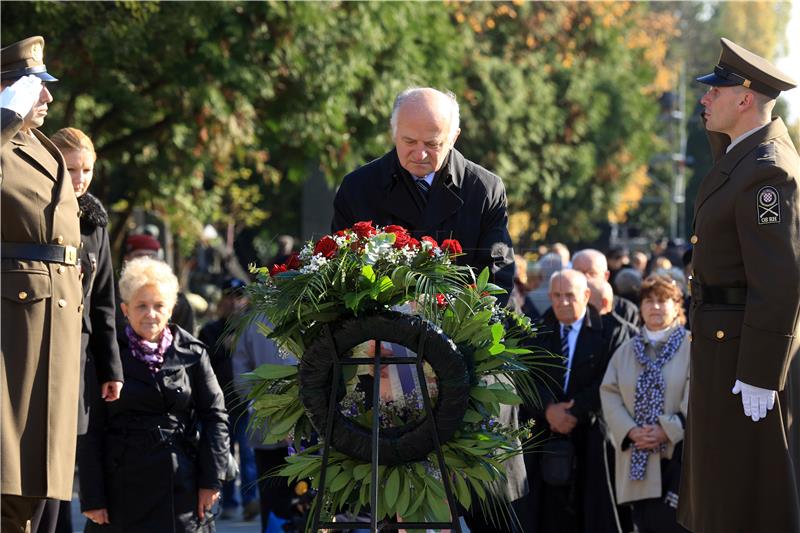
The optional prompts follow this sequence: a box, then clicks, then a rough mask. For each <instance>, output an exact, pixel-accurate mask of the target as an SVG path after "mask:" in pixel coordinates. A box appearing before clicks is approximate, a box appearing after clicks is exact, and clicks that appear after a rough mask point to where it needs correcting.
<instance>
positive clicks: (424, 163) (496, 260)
mask: <svg viewBox="0 0 800 533" xmlns="http://www.w3.org/2000/svg"><path fill="white" fill-rule="evenodd" d="M460 131H461V130H460V129H459V128H458V104H457V103H456V101H455V97H453V96H452V95H450V94H444V93H442V92H439V91H437V90H435V89H409V90H407V91H404V92H403V93H401V94H400V95H399V96H398V97H397V99H396V100H395V104H394V109H393V111H392V136H393V138H394V143H395V148H394V149H393V150H391V151H390V152H389V153H387V154H385V155H384V156H383V157H381V158H379V159H376V160H374V161H372V162H370V163H367V164H366V165H364V166H363V167H361V168H359V169H357V170H355V171H353V172H351V173H350V174H348V175H347V176H345V178H344V181H342V185H341V186H340V187H339V191H338V192H337V193H336V198H335V200H334V217H333V222H332V224H331V226H332V229H333V231H337V230H340V229H343V228H346V227H349V226H352V225H353V224H354V223H356V222H359V221H365V220H371V221H372V222H373V223H374V224H379V225H382V226H385V225H389V224H397V225H400V226H403V227H405V228H406V229H407V230H409V231H410V232H411V233H412V234H413V235H414V237H416V238H420V237H421V236H423V235H430V236H431V237H433V238H434V239H436V240H437V241H438V242H441V241H442V240H444V239H458V240H459V241H460V242H461V246H462V248H463V249H464V255H463V256H461V257H459V258H458V262H459V263H460V264H465V265H470V266H472V267H473V268H475V269H476V270H478V271H480V270H483V268H485V267H489V268H490V270H491V273H492V274H493V275H494V282H495V283H496V284H497V285H499V286H501V287H503V288H504V289H506V291H508V293H509V294H510V293H511V289H512V287H513V281H514V252H513V250H512V247H511V237H510V236H509V234H508V212H507V208H506V191H505V188H504V187H503V182H502V181H501V179H500V178H499V177H497V176H496V175H494V174H492V173H491V172H489V171H488V170H486V169H485V168H483V167H481V166H479V165H476V164H475V163H473V162H472V161H469V160H468V159H465V158H464V156H463V155H461V153H459V152H458V150H456V149H454V148H453V144H454V143H455V141H456V139H457V138H458V134H459V132H460ZM505 298H506V300H507V298H508V295H506V297H505Z"/></svg>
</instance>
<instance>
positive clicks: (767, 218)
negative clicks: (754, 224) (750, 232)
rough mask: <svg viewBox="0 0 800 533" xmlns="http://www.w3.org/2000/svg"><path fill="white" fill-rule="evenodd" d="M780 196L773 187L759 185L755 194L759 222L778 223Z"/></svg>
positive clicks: (779, 218) (779, 219) (779, 217)
mask: <svg viewBox="0 0 800 533" xmlns="http://www.w3.org/2000/svg"><path fill="white" fill-rule="evenodd" d="M780 200H781V197H780V195H779V194H778V190H777V189H776V188H775V187H770V186H766V187H761V188H760V189H759V190H758V195H756V207H757V209H758V223H759V224H778V223H780V221H781V204H780Z"/></svg>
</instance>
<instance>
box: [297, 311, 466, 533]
mask: <svg viewBox="0 0 800 533" xmlns="http://www.w3.org/2000/svg"><path fill="white" fill-rule="evenodd" d="M325 335H327V336H328V340H329V341H330V343H331V344H330V345H331V346H334V342H333V335H332V334H331V330H330V327H328V326H327V325H326V326H325ZM425 338H426V337H425V335H420V338H419V346H418V349H417V356H416V357H391V358H387V360H385V361H384V360H383V359H382V358H381V353H380V352H381V350H380V346H381V343H380V340H376V342H375V357H374V358H369V357H344V358H339V357H336V358H335V360H334V364H333V374H332V375H333V384H332V385H333V386H332V387H331V396H330V403H329V405H328V419H327V423H326V428H325V440H324V442H323V447H322V468H321V470H320V475H319V486H318V489H317V490H318V492H317V501H316V502H315V504H314V510H313V519H312V531H315V532H316V531H319V529H320V528H334V529H342V530H345V531H351V530H354V529H362V528H363V527H364V523H363V522H321V521H320V514H321V513H322V507H323V504H322V500H323V498H324V495H325V484H326V479H325V476H326V473H327V469H328V455H329V452H330V447H331V435H332V433H333V421H334V413H335V410H336V406H337V404H338V401H337V393H338V388H339V376H341V370H342V366H343V365H372V366H373V368H374V373H373V376H375V379H374V384H373V389H372V398H373V408H372V485H371V486H370V506H371V511H372V512H371V515H372V516H371V518H370V531H371V532H372V533H377V532H378V531H397V530H398V529H431V528H435V529H443V528H449V529H451V530H452V531H455V532H456V533H461V523H460V522H459V519H458V509H457V507H456V500H455V498H454V496H453V490H452V487H451V483H452V482H451V481H450V477H449V476H448V475H447V467H446V465H445V462H444V454H443V453H442V445H441V442H439V432H438V428H437V426H436V420H435V418H434V416H433V407H432V405H431V398H430V395H429V394H428V384H427V382H426V380H425V372H424V369H423V364H424V362H425V359H424V349H425ZM403 364H413V365H415V366H416V368H417V377H418V380H419V384H420V388H421V389H422V399H423V403H424V406H425V416H426V421H427V422H426V423H427V424H428V425H429V428H430V430H431V431H432V432H433V440H434V450H435V452H436V459H437V462H438V463H439V471H440V472H441V474H442V484H443V485H444V490H445V494H446V495H447V504H448V506H449V508H450V521H449V522H397V521H394V520H381V521H378V512H377V511H378V482H379V480H378V451H379V441H380V418H379V417H380V409H379V408H378V403H379V398H380V392H381V380H380V379H379V376H380V375H381V366H382V365H403Z"/></svg>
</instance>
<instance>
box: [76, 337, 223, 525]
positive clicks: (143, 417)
mask: <svg viewBox="0 0 800 533" xmlns="http://www.w3.org/2000/svg"><path fill="white" fill-rule="evenodd" d="M169 327H170V329H171V330H172V332H173V333H174V336H175V340H174V342H173V344H172V346H171V347H170V348H169V349H168V350H167V352H166V354H164V365H163V366H162V368H161V370H159V371H158V372H157V373H156V374H151V373H150V371H149V370H148V368H147V366H146V365H145V364H144V363H142V362H141V361H139V360H137V359H134V357H133V356H132V355H131V352H130V348H129V346H128V340H127V337H126V336H125V333H124V331H123V332H120V334H119V335H118V340H119V344H120V353H121V356H122V368H123V371H124V375H125V386H124V387H123V389H122V394H121V395H120V399H119V400H117V401H115V402H109V403H106V402H104V401H102V400H101V399H99V398H98V399H96V400H95V401H94V402H93V406H92V416H91V418H90V420H89V431H88V432H87V434H86V436H85V437H84V438H83V439H82V442H81V443H80V445H79V447H78V467H79V470H80V500H81V510H82V511H86V510H91V509H102V508H107V509H108V512H109V520H110V521H111V526H97V525H96V524H93V523H91V522H88V523H87V526H86V531H110V532H111V531H113V532H125V533H131V532H142V533H145V532H148V533H150V532H155V531H157V532H159V533H161V532H164V533H167V532H175V533H182V532H190V531H191V532H194V531H213V523H212V524H208V525H203V524H200V522H199V519H198V517H197V512H196V510H197V491H198V488H209V489H220V488H221V487H222V479H223V478H224V477H225V469H226V466H227V462H228V447H229V441H228V415H227V413H226V412H225V404H224V400H223V396H222V391H221V390H220V387H219V384H218V383H217V379H216V377H215V376H214V371H213V370H212V369H211V362H210V359H209V356H208V352H207V351H206V348H205V346H204V345H203V344H202V343H201V342H200V341H198V340H197V339H195V338H194V337H192V336H191V335H190V334H189V333H187V332H186V331H184V330H183V329H181V328H180V327H178V326H175V325H170V326H169Z"/></svg>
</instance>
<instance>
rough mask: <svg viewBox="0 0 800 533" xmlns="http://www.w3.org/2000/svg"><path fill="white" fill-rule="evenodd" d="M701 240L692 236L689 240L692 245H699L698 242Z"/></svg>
mask: <svg viewBox="0 0 800 533" xmlns="http://www.w3.org/2000/svg"><path fill="white" fill-rule="evenodd" d="M699 240H700V239H698V238H697V235H692V236H691V237H690V238H689V242H690V243H692V244H697V241H699Z"/></svg>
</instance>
